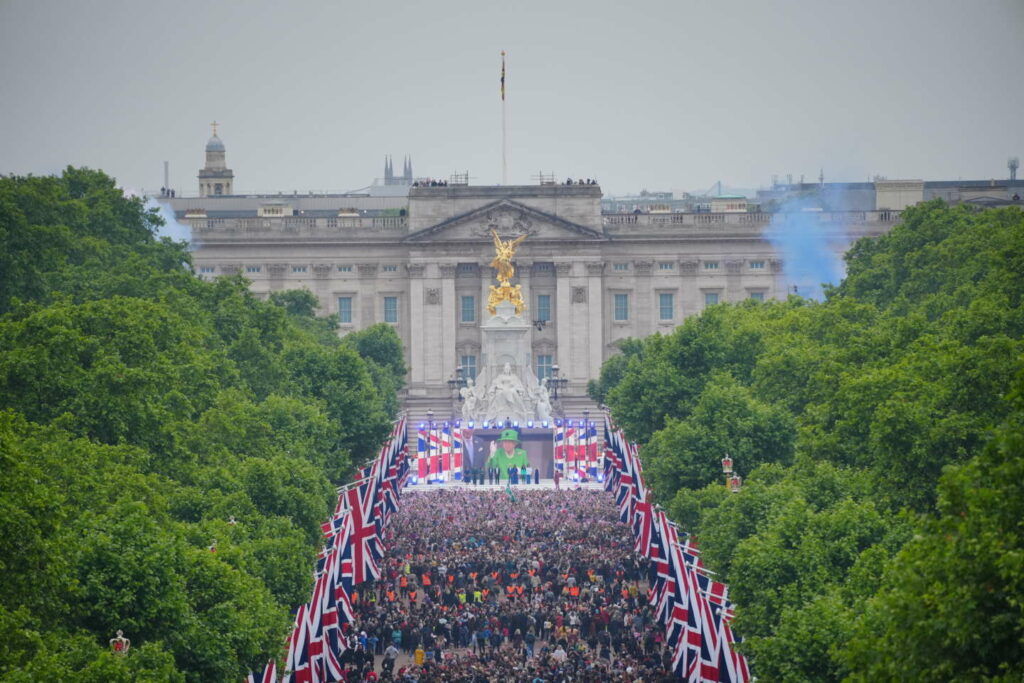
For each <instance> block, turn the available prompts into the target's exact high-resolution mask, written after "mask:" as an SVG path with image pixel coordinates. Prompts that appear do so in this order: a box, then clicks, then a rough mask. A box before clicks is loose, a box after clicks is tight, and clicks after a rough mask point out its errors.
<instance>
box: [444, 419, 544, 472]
mask: <svg viewBox="0 0 1024 683" xmlns="http://www.w3.org/2000/svg"><path fill="white" fill-rule="evenodd" d="M517 431H518V432H519V447H520V448H522V449H523V450H525V451H526V457H527V460H528V461H529V467H530V470H531V471H532V470H534V469H536V470H539V471H540V476H541V478H544V479H550V478H551V477H553V476H554V474H555V449H554V442H553V436H554V432H553V430H551V429H520V430H517ZM501 432H502V430H501V429H491V428H488V429H481V428H477V429H469V428H468V427H463V428H462V443H463V450H462V468H463V470H466V469H477V468H485V467H487V462H488V460H489V459H490V457H491V455H492V454H493V452H494V450H496V449H498V448H500V447H501V446H500V445H499V444H498V440H499V439H498V437H500V436H501Z"/></svg>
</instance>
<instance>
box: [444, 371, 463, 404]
mask: <svg viewBox="0 0 1024 683" xmlns="http://www.w3.org/2000/svg"><path fill="white" fill-rule="evenodd" d="M464 386H466V377H465V376H464V375H463V374H462V366H461V365H457V366H456V367H455V376H454V377H452V378H451V379H449V380H448V390H449V391H453V392H455V394H456V396H458V399H459V400H460V401H461V400H462V391H461V389H462V388H463V387H464Z"/></svg>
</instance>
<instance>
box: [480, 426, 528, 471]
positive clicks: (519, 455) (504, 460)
mask: <svg viewBox="0 0 1024 683" xmlns="http://www.w3.org/2000/svg"><path fill="white" fill-rule="evenodd" d="M529 464H530V462H529V459H528V458H527V455H526V450H525V449H523V448H520V447H519V433H518V432H516V430H514V429H505V430H503V431H502V432H501V436H499V437H498V447H497V448H496V449H495V450H494V454H493V455H492V456H491V457H490V459H489V460H488V461H487V466H488V467H493V468H495V469H497V470H498V475H499V476H500V477H501V480H502V481H506V480H507V479H508V468H509V467H515V468H516V469H517V470H518V469H521V468H522V467H524V466H528V465H529Z"/></svg>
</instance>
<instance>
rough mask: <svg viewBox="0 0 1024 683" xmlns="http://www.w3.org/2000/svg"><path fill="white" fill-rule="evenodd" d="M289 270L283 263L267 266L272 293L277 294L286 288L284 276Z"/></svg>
mask: <svg viewBox="0 0 1024 683" xmlns="http://www.w3.org/2000/svg"><path fill="white" fill-rule="evenodd" d="M286 270H288V266H286V265H285V264H283V263H268V264H267V278H268V279H269V283H268V288H269V290H270V291H271V292H276V291H278V290H280V289H282V288H283V286H284V274H285V271H286Z"/></svg>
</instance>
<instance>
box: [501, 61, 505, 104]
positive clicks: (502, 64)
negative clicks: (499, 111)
mask: <svg viewBox="0 0 1024 683" xmlns="http://www.w3.org/2000/svg"><path fill="white" fill-rule="evenodd" d="M501 101H502V102H504V101H505V51H504V50H502V51H501Z"/></svg>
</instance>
